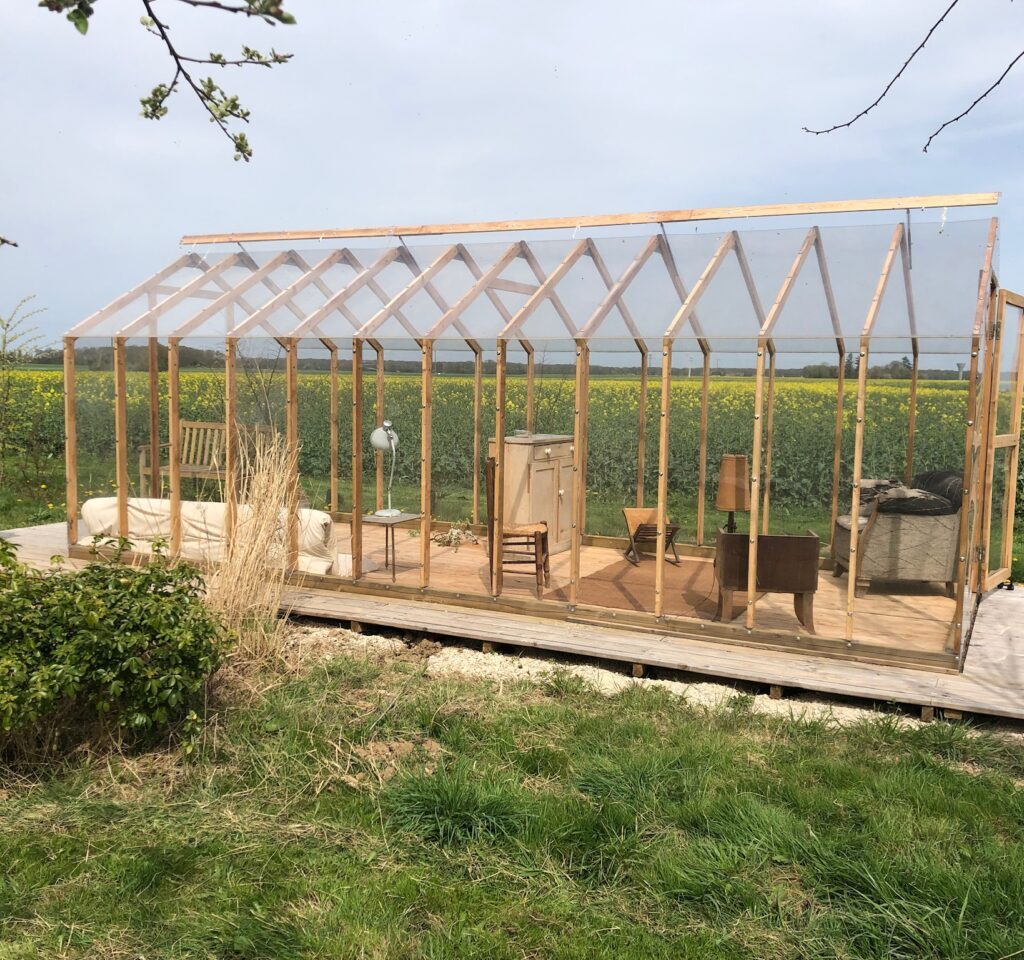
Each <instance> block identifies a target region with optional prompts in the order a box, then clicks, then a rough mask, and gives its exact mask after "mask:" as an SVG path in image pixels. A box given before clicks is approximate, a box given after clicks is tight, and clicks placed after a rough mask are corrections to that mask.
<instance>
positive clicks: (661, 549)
mask: <svg viewBox="0 0 1024 960" xmlns="http://www.w3.org/2000/svg"><path fill="white" fill-rule="evenodd" d="M671 407H672V340H671V338H670V337H666V338H665V340H664V341H663V343H662V347H661V413H660V417H661V419H660V423H659V425H658V546H657V552H656V553H655V555H654V615H655V616H656V617H660V616H661V615H662V611H663V609H664V602H663V598H664V591H665V527H666V524H667V520H666V517H667V514H668V453H669V451H668V437H669V434H668V428H669V411H670V410H671Z"/></svg>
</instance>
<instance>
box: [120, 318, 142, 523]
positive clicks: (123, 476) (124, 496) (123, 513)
mask: <svg viewBox="0 0 1024 960" xmlns="http://www.w3.org/2000/svg"><path fill="white" fill-rule="evenodd" d="M126 352H127V344H126V342H125V338H124V337H115V339H114V434H115V437H114V459H115V476H116V479H117V532H118V534H119V535H120V536H122V537H127V536H128V372H127V360H126ZM140 492H141V491H140Z"/></svg>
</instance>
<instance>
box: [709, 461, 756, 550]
mask: <svg viewBox="0 0 1024 960" xmlns="http://www.w3.org/2000/svg"><path fill="white" fill-rule="evenodd" d="M715 508H716V509H718V510H724V511H725V512H726V513H728V514H729V520H728V522H727V523H726V525H725V529H726V530H727V531H728V532H729V533H735V532H736V512H737V511H742V512H743V513H748V512H749V511H750V471H749V469H748V467H747V455H746V454H745V453H726V454H723V455H722V460H721V462H720V464H719V467H718V494H717V496H716V497H715Z"/></svg>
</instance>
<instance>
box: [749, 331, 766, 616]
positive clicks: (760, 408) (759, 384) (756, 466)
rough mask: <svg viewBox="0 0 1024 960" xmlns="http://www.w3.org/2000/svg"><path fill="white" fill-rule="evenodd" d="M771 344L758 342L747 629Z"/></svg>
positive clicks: (754, 597)
mask: <svg viewBox="0 0 1024 960" xmlns="http://www.w3.org/2000/svg"><path fill="white" fill-rule="evenodd" d="M767 352H768V344H767V342H766V341H765V339H764V338H763V337H762V338H761V339H760V340H758V342H757V374H756V379H755V381H754V445H753V449H752V450H751V458H750V544H749V553H748V554H747V621H746V622H747V629H748V630H752V629H753V627H754V616H755V611H754V604H755V601H756V600H757V524H758V511H759V509H760V505H761V444H762V428H763V421H762V417H763V415H764V361H765V354H766V353H767Z"/></svg>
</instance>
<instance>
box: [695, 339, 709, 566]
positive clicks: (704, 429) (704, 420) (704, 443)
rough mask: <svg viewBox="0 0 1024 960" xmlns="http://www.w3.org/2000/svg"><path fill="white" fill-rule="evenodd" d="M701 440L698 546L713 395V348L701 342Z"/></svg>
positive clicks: (702, 538)
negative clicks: (709, 410)
mask: <svg viewBox="0 0 1024 960" xmlns="http://www.w3.org/2000/svg"><path fill="white" fill-rule="evenodd" d="M701 355H702V357H703V364H702V367H701V378H700V441H699V448H698V451H697V546H703V544H704V512H705V502H706V497H707V482H708V406H709V402H710V397H711V348H710V347H709V346H708V345H707V344H706V343H701Z"/></svg>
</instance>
